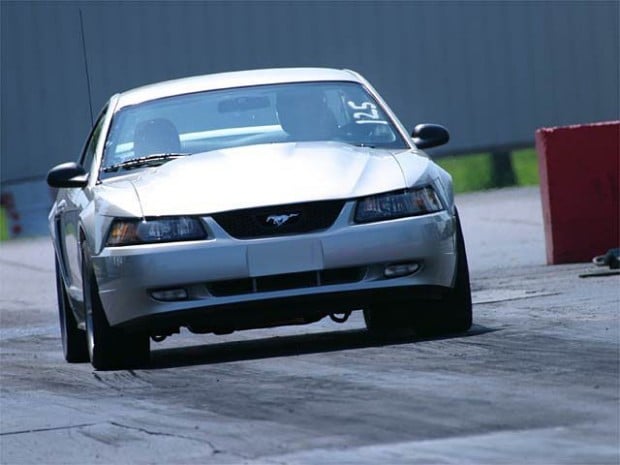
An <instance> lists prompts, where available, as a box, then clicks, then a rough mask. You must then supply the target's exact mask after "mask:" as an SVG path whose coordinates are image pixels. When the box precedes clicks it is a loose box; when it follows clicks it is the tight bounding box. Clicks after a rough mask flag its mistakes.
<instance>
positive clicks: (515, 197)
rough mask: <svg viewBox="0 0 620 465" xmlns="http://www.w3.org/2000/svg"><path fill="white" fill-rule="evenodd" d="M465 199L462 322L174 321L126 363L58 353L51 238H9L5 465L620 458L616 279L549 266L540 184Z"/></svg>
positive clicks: (4, 257) (1, 272)
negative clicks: (380, 325) (205, 326)
mask: <svg viewBox="0 0 620 465" xmlns="http://www.w3.org/2000/svg"><path fill="white" fill-rule="evenodd" d="M457 203H458V205H459V210H460V215H461V221H462V224H463V229H464V234H465V240H466V245H467V249H468V254H469V261H470V268H471V276H472V287H473V297H474V303H475V304H474V326H473V327H472V329H471V330H470V331H469V332H467V333H465V334H455V335H450V336H447V337H441V338H432V339H419V338H416V337H415V335H400V336H399V337H395V338H393V339H389V340H386V339H376V338H373V337H371V336H370V335H369V334H368V333H367V332H366V331H365V330H364V326H363V321H362V318H361V315H359V313H358V312H355V313H354V314H353V316H352V317H351V319H350V320H349V321H348V322H347V323H345V324H343V325H338V324H336V323H333V322H332V321H330V320H329V319H326V320H322V321H321V322H318V323H316V324H313V325H308V326H299V327H283V328H274V329H264V330H254V331H245V332H239V333H233V334H231V335H228V336H213V335H202V336H200V335H192V334H190V333H188V332H182V333H181V335H178V336H175V337H172V338H170V339H167V340H166V341H164V342H163V343H161V344H155V343H153V344H152V359H153V360H152V363H151V364H150V365H149V366H146V367H143V368H142V369H136V370H126V371H108V372H99V371H95V370H93V368H92V367H91V366H90V365H89V364H67V363H65V362H64V361H63V359H62V353H61V348H60V339H59V330H58V324H57V313H56V296H55V290H54V262H53V251H52V248H51V244H50V242H49V240H48V239H47V238H35V239H26V240H18V241H11V242H4V243H2V244H0V463H1V464H31V463H32V464H35V463H36V464H56V463H57V464H81V465H86V464H125V463H127V464H134V463H153V464H177V463H179V464H180V463H183V464H211V463H212V464H219V463H222V464H227V463H235V464H236V463H240V464H268V465H271V464H336V463H338V464H340V463H350V464H401V463H402V464H418V463H420V464H427V463H447V464H451V463H455V464H460V463H475V464H499V463H505V464H523V463H528V464H560V463H561V464H564V463H567V464H568V463H571V464H618V463H620V450H619V446H618V444H619V443H620V426H619V420H620V415H619V407H620V400H619V399H620V395H619V392H620V391H619V388H620V381H619V379H620V378H619V367H620V326H619V318H618V315H619V310H620V277H619V276H618V275H612V276H600V277H591V278H581V277H580V275H583V274H587V273H588V272H591V271H595V270H594V268H593V266H592V265H591V264H588V263H582V264H570V265H561V266H547V265H546V264H545V249H544V235H543V228H542V214H541V207H540V197H539V194H538V190H537V189H536V188H517V189H502V190H497V191H490V192H483V193H475V194H465V195H460V196H458V197H457ZM602 252H604V251H601V253H602Z"/></svg>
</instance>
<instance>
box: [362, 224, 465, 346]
mask: <svg viewBox="0 0 620 465" xmlns="http://www.w3.org/2000/svg"><path fill="white" fill-rule="evenodd" d="M455 221H456V253H457V257H456V274H455V281H454V287H453V288H452V289H450V290H449V291H448V292H447V294H445V295H444V296H443V298H442V299H440V300H433V301H424V300H413V299H412V300H410V301H408V302H405V303H402V302H399V303H397V304H396V305H393V306H391V307H390V308H386V307H388V305H389V304H387V303H386V305H385V306H384V308H377V307H371V308H368V309H365V310H364V321H365V323H366V328H367V329H368V330H369V331H371V332H374V333H392V332H394V331H397V330H400V329H406V328H412V329H414V330H415V331H416V333H418V334H420V335H438V334H443V333H452V332H454V333H456V332H463V331H467V330H468V329H469V328H471V325H472V303H471V288H470V284H469V266H468V264H467V252H466V250H465V240H464V239H463V231H462V229H461V223H460V220H459V217H458V213H456V215H455Z"/></svg>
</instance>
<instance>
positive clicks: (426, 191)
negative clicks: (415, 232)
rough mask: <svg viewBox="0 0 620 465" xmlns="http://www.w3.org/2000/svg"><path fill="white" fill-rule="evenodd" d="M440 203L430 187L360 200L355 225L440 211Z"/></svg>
mask: <svg viewBox="0 0 620 465" xmlns="http://www.w3.org/2000/svg"><path fill="white" fill-rule="evenodd" d="M442 209H443V207H442V205H441V201H440V200H439V197H437V194H436V193H435V191H434V190H433V188H432V187H430V186H427V187H423V188H421V189H408V190H404V191H398V192H390V193H387V194H380V195H373V196H372V197H366V198H364V199H360V200H359V201H358V202H357V208H356V210H355V222H356V223H370V222H372V221H381V220H390V219H394V218H402V217H405V216H416V215H424V214H426V213H434V212H438V211H440V210H442Z"/></svg>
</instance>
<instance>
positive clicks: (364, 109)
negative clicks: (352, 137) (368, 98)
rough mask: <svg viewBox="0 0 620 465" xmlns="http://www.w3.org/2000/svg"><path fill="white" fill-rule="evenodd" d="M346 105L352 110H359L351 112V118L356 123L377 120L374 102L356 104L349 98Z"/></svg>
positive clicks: (377, 113) (377, 115)
mask: <svg viewBox="0 0 620 465" xmlns="http://www.w3.org/2000/svg"><path fill="white" fill-rule="evenodd" d="M347 105H349V107H350V108H351V109H352V110H359V111H356V112H354V113H353V119H354V120H355V122H356V123H358V124H362V123H364V122H366V121H377V120H378V119H379V112H378V111H377V106H376V105H375V104H374V103H371V102H364V103H362V104H360V105H357V104H356V103H355V102H353V101H351V100H349V101H348V102H347Z"/></svg>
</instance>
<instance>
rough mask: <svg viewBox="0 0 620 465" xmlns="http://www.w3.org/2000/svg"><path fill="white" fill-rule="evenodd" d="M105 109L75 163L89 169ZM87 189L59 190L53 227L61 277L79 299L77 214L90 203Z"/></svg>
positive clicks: (80, 286)
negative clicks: (55, 230)
mask: <svg viewBox="0 0 620 465" xmlns="http://www.w3.org/2000/svg"><path fill="white" fill-rule="evenodd" d="M105 113H106V110H105V109H104V110H103V111H102V112H101V115H100V116H99V118H98V120H97V122H96V123H95V126H94V127H93V130H92V131H91V133H90V135H89V137H88V139H87V141H86V144H85V146H84V150H83V151H82V154H81V155H80V159H79V161H78V163H79V164H80V165H81V166H82V167H83V168H84V169H85V170H86V172H90V171H91V170H90V169H91V165H92V163H93V161H94V159H95V152H96V149H97V145H98V141H99V137H100V136H101V129H102V127H103V123H104V120H105ZM86 189H88V187H84V188H78V187H76V188H65V189H60V191H59V193H58V197H57V199H56V227H57V231H58V238H59V239H58V240H59V244H58V245H59V246H60V248H61V253H62V255H63V266H64V270H63V271H64V273H63V274H64V277H65V282H66V284H67V286H68V291H69V293H70V294H71V297H72V298H73V299H75V300H79V301H81V300H82V273H81V267H82V260H81V251H80V232H79V217H80V213H81V212H82V210H84V209H85V208H86V207H87V205H88V202H89V199H88V196H87V192H86Z"/></svg>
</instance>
